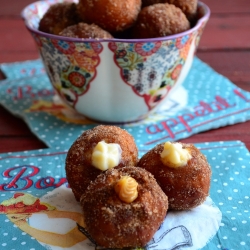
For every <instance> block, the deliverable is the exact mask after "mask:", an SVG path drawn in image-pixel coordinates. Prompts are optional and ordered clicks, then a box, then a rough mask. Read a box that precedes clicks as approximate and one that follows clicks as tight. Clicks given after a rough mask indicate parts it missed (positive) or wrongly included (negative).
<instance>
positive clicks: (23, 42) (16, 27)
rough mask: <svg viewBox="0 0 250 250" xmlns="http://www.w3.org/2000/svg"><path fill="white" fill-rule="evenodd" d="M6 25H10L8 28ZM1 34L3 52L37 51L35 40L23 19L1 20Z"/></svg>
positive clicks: (0, 42)
mask: <svg viewBox="0 0 250 250" xmlns="http://www.w3.org/2000/svg"><path fill="white" fill-rule="evenodd" d="M6 27H8V29H6ZM7 30H8V32H7ZM0 34H1V39H0V51H2V52H6V53H7V52H9V51H12V52H15V51H36V45H35V41H34V40H33V38H32V36H31V34H30V33H29V32H28V30H27V29H26V27H25V25H24V22H23V21H22V20H19V19H3V20H1V22H0Z"/></svg>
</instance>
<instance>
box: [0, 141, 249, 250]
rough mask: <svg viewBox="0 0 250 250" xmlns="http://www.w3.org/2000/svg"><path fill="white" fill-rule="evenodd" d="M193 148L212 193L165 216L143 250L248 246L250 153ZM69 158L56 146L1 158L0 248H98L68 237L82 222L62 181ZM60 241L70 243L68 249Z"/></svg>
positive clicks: (222, 145)
mask: <svg viewBox="0 0 250 250" xmlns="http://www.w3.org/2000/svg"><path fill="white" fill-rule="evenodd" d="M195 146H196V147H197V148H199V149H200V150H201V152H202V153H203V154H204V155H205V156H206V157H207V160H208V162H209V163H210V165H211V169H212V178H211V189H210V196H209V197H208V199H207V201H206V202H205V203H204V204H202V205H200V206H199V207H197V208H195V209H193V210H190V211H185V212H175V213H173V212H169V213H168V215H167V217H166V219H165V221H164V223H163V225H162V227H161V228H160V229H159V230H158V231H157V233H156V234H155V236H154V238H153V240H152V241H151V242H149V244H148V246H147V247H146V249H147V250H150V249H152V250H159V249H162V250H164V249H168V250H174V249H177V246H179V248H178V249H187V250H192V249H205V250H211V249H223V250H226V249H227V250H229V249H238V250H244V249H246V250H247V249H249V245H250V227H249V223H250V220H249V218H250V195H249V190H250V164H249V163H250V154H249V152H248V150H247V149H246V147H245V145H244V144H243V143H242V142H240V141H227V142H223V141H221V142H213V143H199V144H195ZM66 154H67V151H66V150H63V151H58V150H55V149H41V150H35V151H26V152H18V153H6V154H0V249H3V250H4V249H6V250H10V249H18V250H27V249H32V250H40V249H50V250H59V249H61V250H63V249H64V250H65V249H71V250H78V249H83V250H94V249H95V245H94V244H93V243H91V242H90V241H89V240H87V239H86V240H84V235H83V236H82V237H83V238H80V240H78V241H75V240H74V239H72V238H71V237H72V235H70V233H68V232H69V231H70V230H77V225H76V222H77V223H80V225H81V222H80V221H81V220H80V218H81V207H80V205H79V204H78V203H77V202H76V201H75V200H74V197H73V194H72V192H71V189H70V188H69V187H68V185H67V180H66V178H65V169H64V164H65V157H66ZM34 204H35V205H34ZM190 220H191V224H190ZM188 221H189V222H188ZM62 235H63V236H62ZM173 236H175V237H173ZM63 237H64V238H65V239H67V241H68V242H71V243H69V244H68V246H67V247H65V241H64V240H63ZM58 239H59V240H58ZM167 246H168V248H166V247H167Z"/></svg>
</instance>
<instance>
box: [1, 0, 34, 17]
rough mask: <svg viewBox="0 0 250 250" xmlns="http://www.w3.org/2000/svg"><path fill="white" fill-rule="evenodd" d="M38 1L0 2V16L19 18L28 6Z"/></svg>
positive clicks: (14, 0) (2, 0) (7, 0)
mask: <svg viewBox="0 0 250 250" xmlns="http://www.w3.org/2000/svg"><path fill="white" fill-rule="evenodd" d="M35 1H36V0H0V6H1V8H0V16H17V17H20V13H21V11H22V10H23V8H25V7H26V6H27V5H29V4H30V3H32V2H35Z"/></svg>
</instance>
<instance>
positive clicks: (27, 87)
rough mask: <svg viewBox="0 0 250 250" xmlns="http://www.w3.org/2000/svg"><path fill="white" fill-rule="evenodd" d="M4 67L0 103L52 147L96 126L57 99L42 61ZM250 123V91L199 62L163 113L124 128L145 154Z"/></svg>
mask: <svg viewBox="0 0 250 250" xmlns="http://www.w3.org/2000/svg"><path fill="white" fill-rule="evenodd" d="M1 69H2V71H3V72H4V73H5V75H6V76H7V80H4V81H1V82H0V104H2V105H3V106H4V107H5V108H6V109H8V110H9V111H10V112H11V113H13V114H14V115H17V116H20V117H22V118H23V119H24V120H25V121H26V122H27V124H28V126H29V127H30V129H31V131H32V132H33V133H34V134H35V135H37V136H38V137H39V138H40V139H41V140H42V141H44V142H45V143H46V144H47V145H48V146H49V147H52V148H54V149H56V150H64V149H68V148H69V146H70V145H71V144H72V142H73V141H74V140H75V139H76V138H77V137H78V136H79V135H80V134H81V133H82V132H83V131H84V130H86V129H89V128H91V127H93V126H95V125H96V124H95V123H94V122H92V121H90V120H87V119H85V118H84V117H83V116H81V115H78V114H76V113H75V112H74V111H72V110H71V109H69V108H68V107H66V106H65V105H64V104H63V103H62V102H61V101H60V100H59V98H58V97H57V96H56V95H55V94H54V91H53V89H52V87H51V85H50V83H49V80H48V78H47V76H46V74H45V73H44V69H43V66H42V63H41V61H40V60H35V61H27V62H22V63H14V64H2V65H1ZM249 119H250V93H248V92H246V91H244V90H242V89H240V88H238V87H237V86H236V85H234V84H233V83H232V82H230V81H229V80H228V79H227V78H225V77H223V76H222V75H219V74H218V73H217V72H215V71H214V70H213V69H212V68H210V67H209V66H208V65H206V64H205V63H203V62H202V61H201V60H199V59H198V58H195V59H194V62H193V65H192V68H191V70H190V73H189V75H188V77H187V78H186V80H185V82H184V84H183V85H182V86H181V87H180V88H179V89H178V91H176V92H175V93H173V95H172V96H171V98H170V99H169V100H168V101H167V102H166V103H165V105H163V107H162V108H161V109H160V110H158V111H157V112H156V113H154V114H152V115H150V116H149V117H148V118H147V119H145V120H143V121H142V122H139V123H133V124H126V125H121V127H122V128H124V129H126V130H128V131H129V132H130V133H131V134H132V135H133V136H134V137H135V140H136V143H137V145H138V147H139V150H140V155H141V154H143V153H144V152H146V151H147V150H148V149H150V148H152V147H153V146H154V145H156V144H158V143H160V142H163V141H166V140H170V141H172V140H179V139H182V138H186V137H189V136H191V135H192V134H196V133H199V132H201V131H205V130H209V129H213V128H218V127H221V126H226V125H231V124H235V123H239V122H245V121H247V120H249Z"/></svg>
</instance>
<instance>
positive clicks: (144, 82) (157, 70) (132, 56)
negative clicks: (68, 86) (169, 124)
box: [109, 34, 194, 110]
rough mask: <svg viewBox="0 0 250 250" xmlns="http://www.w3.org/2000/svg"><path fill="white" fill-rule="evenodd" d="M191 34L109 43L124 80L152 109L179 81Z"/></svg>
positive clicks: (191, 38)
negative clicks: (171, 38)
mask: <svg viewBox="0 0 250 250" xmlns="http://www.w3.org/2000/svg"><path fill="white" fill-rule="evenodd" d="M193 37H194V35H193V34H190V35H185V36H183V37H180V38H177V39H174V40H168V41H161V42H160V41H156V42H146V43H119V42H116V43H110V44H109V48H110V50H111V51H113V52H114V61H115V63H116V65H117V66H118V67H119V68H120V74H121V78H122V79H123V81H124V82H125V83H126V84H128V85H129V86H131V88H132V89H133V91H134V92H135V93H136V94H137V95H138V96H141V97H143V98H144V101H145V103H146V104H147V106H148V109H149V110H151V109H153V108H154V107H155V106H156V105H157V104H158V103H159V102H160V101H162V100H163V99H164V97H165V96H166V95H167V94H168V93H169V91H170V90H171V88H172V87H173V86H174V85H175V83H176V81H177V80H178V78H179V75H180V72H181V69H182V67H183V65H184V64H185V61H186V58H187V56H188V51H189V48H190V45H191V43H192V41H193Z"/></svg>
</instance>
